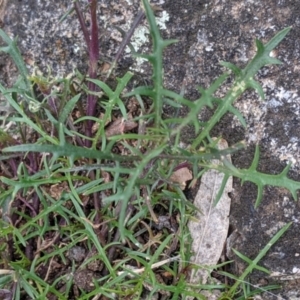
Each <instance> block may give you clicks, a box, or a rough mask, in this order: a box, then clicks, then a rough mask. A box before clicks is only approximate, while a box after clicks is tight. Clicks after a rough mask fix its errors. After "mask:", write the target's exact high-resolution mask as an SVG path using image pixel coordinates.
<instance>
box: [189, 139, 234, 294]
mask: <svg viewBox="0 0 300 300" xmlns="http://www.w3.org/2000/svg"><path fill="white" fill-rule="evenodd" d="M227 147H228V144H227V142H226V141H225V140H223V139H222V140H220V141H219V143H218V148H219V149H225V148H227ZM227 159H230V157H227ZM214 163H220V162H219V161H214ZM223 177H224V175H223V174H222V173H218V172H217V171H215V170H209V171H207V172H206V173H204V174H203V176H202V177H201V185H200V188H199V190H198V193H197V195H196V198H195V200H194V205H195V206H196V207H197V208H198V210H199V211H198V212H197V213H196V214H195V215H194V218H193V220H190V221H189V223H188V227H189V230H190V233H191V237H192V239H193V242H192V251H193V253H194V256H193V257H192V259H191V262H192V263H193V264H195V265H197V266H200V267H201V266H203V268H200V269H198V270H197V271H196V270H193V271H192V272H191V276H190V283H194V284H205V283H207V281H208V277H209V276H210V268H212V267H213V266H215V265H216V264H217V263H218V260H219V259H220V256H221V254H222V251H223V247H224V243H225V242H226V238H227V233H228V227H229V218H228V217H229V211H230V201H231V199H230V198H229V196H228V193H229V192H231V190H232V177H230V178H229V179H228V181H227V183H226V186H225V189H224V193H223V195H222V197H221V199H220V201H219V202H218V203H217V205H216V206H214V205H213V202H214V200H215V198H216V195H217V193H218V191H219V189H220V187H221V184H222V180H223ZM195 219H196V220H195ZM205 296H206V297H208V298H207V299H210V300H212V299H217V298H216V295H214V294H211V295H210V296H207V294H206V295H205Z"/></svg>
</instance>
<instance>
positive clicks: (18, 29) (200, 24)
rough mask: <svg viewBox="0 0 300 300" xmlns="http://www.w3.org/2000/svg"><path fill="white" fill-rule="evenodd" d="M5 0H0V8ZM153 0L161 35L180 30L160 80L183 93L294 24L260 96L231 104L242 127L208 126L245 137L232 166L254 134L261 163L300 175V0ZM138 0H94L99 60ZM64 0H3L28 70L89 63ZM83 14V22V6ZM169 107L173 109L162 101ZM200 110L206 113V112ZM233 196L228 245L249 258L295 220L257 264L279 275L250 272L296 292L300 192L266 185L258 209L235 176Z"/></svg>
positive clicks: (256, 279) (293, 295) (113, 46)
mask: <svg viewBox="0 0 300 300" xmlns="http://www.w3.org/2000/svg"><path fill="white" fill-rule="evenodd" d="M4 2H5V3H6V1H3V0H2V2H0V11H1V3H2V4H5V3H4ZM153 2H154V3H155V4H156V5H157V6H158V7H161V8H162V10H161V11H158V12H157V16H158V17H159V18H160V27H161V29H162V33H163V35H164V37H166V38H176V39H178V40H179V42H178V43H177V44H175V45H173V46H171V47H169V48H168V49H167V50H166V55H165V75H166V81H165V84H166V87H167V88H169V89H173V90H176V91H177V92H179V91H180V90H181V89H184V90H185V95H186V96H187V97H190V98H191V99H196V97H197V96H198V92H197V89H196V86H197V85H202V86H204V87H208V86H209V84H210V83H211V82H212V81H213V79H215V78H216V77H217V76H218V75H220V74H221V73H222V72H223V71H224V68H223V67H221V66H220V65H219V62H220V61H229V62H231V63H234V64H236V65H238V66H240V67H243V66H245V65H246V63H247V61H248V60H249V59H250V58H252V57H253V55H254V54H255V43H254V41H255V38H259V39H261V40H262V41H263V42H266V41H268V40H269V39H270V38H271V37H272V36H274V35H275V33H276V32H278V31H279V30H281V29H283V28H285V27H287V26H292V30H291V31H290V33H289V35H288V36H287V37H286V38H285V39H284V41H283V42H282V43H281V44H280V45H279V46H278V47H277V48H276V50H275V51H274V55H275V56H276V57H277V58H279V59H280V60H281V61H282V62H283V64H282V65H279V66H278V65H277V66H271V67H266V68H264V69H263V70H262V71H261V72H260V73H259V74H258V76H257V79H258V80H259V82H260V83H261V84H262V86H263V88H264V91H265V94H266V100H265V101H264V102H262V101H261V100H260V99H259V98H258V95H257V94H255V93H254V92H247V93H246V94H245V95H244V96H243V97H242V99H240V100H239V101H238V103H237V104H236V106H237V107H238V108H239V109H240V110H241V112H242V114H243V115H244V117H245V119H246V121H247V124H248V127H247V128H246V130H244V129H243V128H242V127H241V125H240V124H239V123H238V121H237V120H235V119H234V118H232V117H231V116H226V117H224V118H223V119H222V120H221V121H220V123H219V125H218V128H216V129H215V130H214V132H213V133H214V135H219V134H222V136H223V137H224V138H225V139H226V140H227V141H228V142H229V144H233V143H235V142H237V141H239V140H241V139H245V140H246V141H247V144H248V148H247V150H246V151H243V152H240V153H239V154H236V155H234V156H233V163H234V164H235V165H236V166H238V167H247V166H249V165H250V163H251V161H252V158H253V154H254V151H253V149H254V144H256V143H259V144H260V147H261V150H262V153H261V159H260V165H259V168H260V170H261V171H264V172H267V173H272V174H276V173H279V172H280V171H281V170H282V169H283V168H284V166H285V165H286V163H287V162H288V161H291V162H292V163H293V164H294V167H293V170H292V172H291V174H290V175H291V176H292V177H293V178H295V179H297V180H300V176H299V175H298V170H299V169H300V153H299V151H298V149H299V145H300V131H299V130H298V128H299V122H300V114H299V111H300V98H299V93H300V90H299V89H300V85H299V84H300V76H299V72H300V63H299V57H300V50H299V49H300V47H299V46H300V40H299V30H300V28H299V27H300V2H299V1H292V0H263V1H253V0H245V1H239V0H232V1H225V0H212V1H208V0H190V1H181V0H165V1H163V0H161V1H153ZM82 3H84V1H81V4H82ZM139 3H140V1H139V0H118V1H117V0H116V1H108V0H101V1H99V24H100V36H101V37H100V41H101V43H100V44H101V54H102V55H104V56H103V59H104V60H108V61H111V59H112V58H113V57H114V55H115V53H116V51H117V49H118V45H119V44H120V42H121V40H122V37H121V34H120V33H119V32H118V31H117V30H116V29H114V28H113V27H112V26H111V25H116V26H120V27H121V28H123V30H125V31H126V30H128V29H129V27H130V24H131V23H132V21H133V20H134V18H135V16H136V14H137V11H138V10H139ZM70 5H71V1H69V0H61V1H38V0H22V1H18V0H10V1H9V3H7V6H6V11H5V12H4V13H3V21H2V27H3V29H4V30H5V31H6V32H7V33H9V34H10V36H17V35H18V36H19V43H18V44H19V46H20V49H21V52H22V55H23V57H24V59H25V61H26V63H27V64H28V67H29V68H31V70H32V69H33V67H34V66H39V68H41V69H42V70H43V71H46V69H47V66H48V65H49V66H50V68H51V70H52V73H53V74H54V75H60V76H62V75H66V74H69V73H70V72H72V71H73V70H74V68H79V69H80V70H83V71H84V70H86V59H87V56H86V47H85V44H84V41H83V36H82V34H81V31H80V29H79V25H78V21H77V19H76V16H75V14H74V13H73V14H72V15H71V16H69V17H68V18H67V20H64V21H62V22H61V23H60V24H58V21H59V19H60V18H61V17H62V16H63V15H64V13H65V12H66V11H67V9H68V8H70ZM1 16H2V14H1ZM85 17H86V21H87V23H88V14H86V15H85ZM143 26H145V25H142V27H140V28H139V29H138V30H137V33H136V35H135V37H134V40H133V43H134V45H135V46H136V47H140V49H147V45H143V43H144V42H145V41H146V39H145V37H147V35H145V27H143ZM136 50H138V49H136ZM0 58H1V60H2V61H1V64H0V68H1V74H2V75H1V76H0V79H1V81H4V82H5V83H7V84H10V83H11V82H12V80H13V79H12V78H13V77H14V76H15V75H16V70H15V69H14V68H13V67H12V64H11V62H10V61H9V60H7V56H4V55H3V54H1V57H0ZM3 58H5V60H3ZM128 67H131V68H133V69H134V70H136V72H137V73H141V74H142V73H143V74H149V66H147V65H144V64H139V63H138V62H136V61H134V60H133V59H132V58H131V56H130V53H126V54H125V56H124V58H123V59H122V60H121V62H120V71H122V70H124V69H126V68H128ZM222 92H224V91H220V93H222ZM165 113H166V114H167V115H168V114H172V113H173V112H172V110H169V109H168V108H165ZM181 113H182V114H184V113H185V111H184V110H183V111H182V112H181ZM199 117H200V118H205V115H203V116H199ZM185 136H186V141H187V142H189V141H190V140H192V139H193V132H192V131H189V129H186V132H185ZM231 196H232V210H231V224H232V227H233V228H234V229H235V230H236V232H238V236H239V238H237V239H236V240H235V242H233V244H232V246H233V247H234V248H236V249H237V250H238V251H240V252H242V253H244V254H245V255H246V256H248V257H249V258H254V257H255V256H256V255H257V254H258V252H259V250H260V249H262V248H263V246H264V245H265V244H266V243H267V242H268V241H269V240H270V239H271V237H272V236H273V235H274V234H275V233H276V232H277V231H278V230H279V229H280V228H281V227H282V226H283V225H284V224H286V223H288V222H290V221H293V222H294V224H293V226H292V228H291V229H290V231H289V232H287V234H286V235H285V236H284V237H282V238H281V239H280V241H279V242H278V243H276V245H274V247H272V248H271V251H270V252H269V253H268V254H267V256H266V257H265V259H264V260H263V261H262V265H264V266H265V267H267V268H268V269H269V270H271V272H272V273H273V275H276V274H277V275H278V276H275V277H266V276H265V275H264V274H261V273H258V272H254V273H253V274H252V275H251V278H250V282H251V283H252V284H254V285H257V284H261V283H262V282H268V283H271V282H273V281H277V282H278V281H279V282H280V283H281V284H282V285H283V289H282V290H280V291H278V292H277V296H274V295H272V294H270V293H266V294H265V295H263V299H278V297H279V296H281V297H282V298H281V299H300V292H298V290H299V288H298V285H297V284H299V279H298V277H299V273H300V251H299V233H300V225H299V220H300V211H299V202H294V201H293V200H292V198H291V196H290V194H289V193H288V192H286V191H285V190H281V189H275V188H268V189H266V190H265V191H264V198H263V201H262V204H261V205H260V206H259V208H258V209H257V210H254V207H253V204H254V201H255V198H256V188H255V186H252V185H250V184H247V183H246V184H244V185H243V186H242V187H241V186H240V184H239V182H237V181H236V182H235V190H234V192H233V193H232V195H231ZM229 255H230V253H229ZM234 267H235V269H236V271H237V272H239V271H240V270H241V269H242V268H243V267H244V265H243V264H241V263H239V262H237V263H236V264H235V266H234ZM275 272H276V273H275Z"/></svg>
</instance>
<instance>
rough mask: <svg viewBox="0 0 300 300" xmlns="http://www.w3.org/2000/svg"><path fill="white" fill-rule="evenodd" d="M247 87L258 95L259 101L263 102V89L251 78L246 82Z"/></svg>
mask: <svg viewBox="0 0 300 300" xmlns="http://www.w3.org/2000/svg"><path fill="white" fill-rule="evenodd" d="M247 86H248V87H249V88H252V89H254V90H255V91H256V92H257V93H258V95H259V96H260V98H261V99H263V100H264V99H265V94H264V91H263V88H262V86H261V85H260V84H259V83H258V82H257V81H256V80H254V79H253V78H249V80H248V82H247Z"/></svg>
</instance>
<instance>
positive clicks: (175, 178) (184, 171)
mask: <svg viewBox="0 0 300 300" xmlns="http://www.w3.org/2000/svg"><path fill="white" fill-rule="evenodd" d="M192 179H193V176H192V173H191V171H190V170H189V169H188V168H186V167H185V168H181V169H178V170H176V171H175V172H174V173H173V174H172V175H171V177H170V180H171V181H172V182H174V183H179V185H180V188H181V189H182V190H184V189H185V186H186V182H187V181H189V180H192Z"/></svg>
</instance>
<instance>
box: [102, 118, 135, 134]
mask: <svg viewBox="0 0 300 300" xmlns="http://www.w3.org/2000/svg"><path fill="white" fill-rule="evenodd" d="M137 126H138V124H137V123H136V122H134V121H132V115H131V114H128V115H127V120H125V119H124V118H118V119H116V120H115V121H113V122H112V124H110V125H109V126H108V127H107V129H105V135H106V137H110V136H114V135H118V134H123V133H124V132H127V131H130V130H132V129H134V128H136V127H137Z"/></svg>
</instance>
